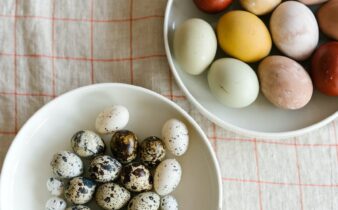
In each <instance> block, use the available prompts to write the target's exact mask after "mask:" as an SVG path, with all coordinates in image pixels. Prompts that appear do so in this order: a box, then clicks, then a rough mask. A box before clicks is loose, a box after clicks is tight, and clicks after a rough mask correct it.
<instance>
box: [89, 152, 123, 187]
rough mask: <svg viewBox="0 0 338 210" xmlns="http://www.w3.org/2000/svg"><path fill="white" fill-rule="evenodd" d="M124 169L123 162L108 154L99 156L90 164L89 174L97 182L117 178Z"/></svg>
mask: <svg viewBox="0 0 338 210" xmlns="http://www.w3.org/2000/svg"><path fill="white" fill-rule="evenodd" d="M121 169H122V165H121V163H119V161H117V160H116V159H114V158H112V157H110V156H108V155H103V156H97V157H95V158H94V159H93V160H92V161H91V163H90V165H89V176H90V178H92V179H94V180H95V181H97V182H109V181H113V180H115V179H116V178H117V177H118V175H119V174H120V171H121Z"/></svg>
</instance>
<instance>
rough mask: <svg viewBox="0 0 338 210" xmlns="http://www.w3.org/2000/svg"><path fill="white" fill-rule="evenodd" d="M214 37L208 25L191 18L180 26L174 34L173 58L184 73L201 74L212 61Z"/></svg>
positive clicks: (214, 50)
mask: <svg viewBox="0 0 338 210" xmlns="http://www.w3.org/2000/svg"><path fill="white" fill-rule="evenodd" d="M216 50H217V40H216V35H215V32H214V30H213V29H212V27H211V26H210V24H209V23H207V22H206V21H204V20H202V19H198V18H193V19H189V20H187V21H185V22H184V23H182V25H180V26H179V27H178V28H177V29H176V30H175V34H174V56H175V59H176V61H177V63H178V64H179V65H180V67H181V68H182V70H184V71H185V72H187V73H189V74H192V75H198V74H201V73H202V72H203V71H204V70H205V69H206V68H207V67H208V66H209V65H210V63H211V62H212V61H213V59H214V58H215V55H216Z"/></svg>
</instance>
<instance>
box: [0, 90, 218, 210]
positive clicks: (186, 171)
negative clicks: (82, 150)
mask: <svg viewBox="0 0 338 210" xmlns="http://www.w3.org/2000/svg"><path fill="white" fill-rule="evenodd" d="M112 104H121V105H124V106H126V107H127V108H128V109H129V111H130V122H129V124H128V125H127V127H126V129H129V130H132V131H134V132H135V133H136V134H137V136H138V137H139V139H143V138H145V137H147V136H150V135H157V136H160V134H161V127H162V125H163V123H164V122H165V121H166V120H168V119H170V118H178V119H181V120H182V121H184V122H185V123H186V124H187V126H188V128H189V132H190V146H189V149H188V151H187V153H186V154H185V155H183V156H182V157H178V158H177V160H178V161H179V162H180V163H181V165H182V169H183V176H182V180H181V183H180V185H179V187H178V188H177V189H176V190H175V191H174V193H173V195H174V196H175V197H176V198H177V199H178V202H179V205H180V209H194V210H206V209H208V210H209V209H210V210H219V209H221V205H222V184H221V175H220V170H219V167H218V164H217V160H216V157H215V154H214V152H213V150H212V147H211V145H210V143H209V141H208V139H207V137H206V136H205V134H204V133H203V131H202V130H201V128H200V127H199V126H198V125H197V124H196V122H195V121H194V120H193V119H192V118H191V117H190V116H189V115H188V114H187V113H186V112H184V111H183V110H182V109H181V108H180V107H179V106H177V105H176V104H175V103H173V102H171V101H170V100H168V99H166V98H164V97H163V96H161V95H159V94H156V93H154V92H152V91H150V90H147V89H143V88H140V87H135V86H130V85H124V84H100V85H93V86H88V87H83V88H79V89H77V90H74V91H71V92H69V93H67V94H64V95H62V96H60V97H58V98H56V99H55V100H53V101H52V102H50V103H49V104H47V105H46V106H44V107H43V108H42V109H40V110H39V111H38V112H37V113H36V114H34V116H33V117H31V119H30V120H29V121H28V122H27V123H26V124H25V126H24V127H23V128H22V129H21V130H20V132H19V134H18V135H17V136H16V138H15V140H14V142H13V144H12V146H11V147H10V150H9V151H8V154H7V157H6V160H5V163H4V166H3V169H2V175H1V188H0V192H1V195H0V209H2V210H37V209H44V206H45V202H46V201H47V199H48V198H49V197H51V196H50V195H49V193H48V191H47V189H46V181H47V179H48V178H49V177H50V176H52V172H51V169H50V166H49V163H50V160H51V158H52V155H53V153H55V152H58V151H60V150H71V147H70V137H71V136H72V135H73V134H74V133H75V132H76V131H78V130H80V129H94V125H93V124H94V121H95V118H96V115H97V114H98V113H99V112H100V111H101V110H102V109H103V108H104V107H106V106H109V105H112ZM90 206H91V207H92V210H98V209H100V208H99V207H97V206H96V204H95V203H94V202H92V203H91V204H90Z"/></svg>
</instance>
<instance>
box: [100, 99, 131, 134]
mask: <svg viewBox="0 0 338 210" xmlns="http://www.w3.org/2000/svg"><path fill="white" fill-rule="evenodd" d="M128 121H129V112H128V109H127V108H126V107H124V106H120V105H115V106H109V107H106V108H105V109H104V110H103V111H102V112H101V113H100V114H99V115H98V116H97V118H96V122H95V127H96V130H97V131H98V132H99V133H101V134H109V133H113V132H115V131H117V130H121V129H123V128H124V127H125V126H126V125H127V123H128Z"/></svg>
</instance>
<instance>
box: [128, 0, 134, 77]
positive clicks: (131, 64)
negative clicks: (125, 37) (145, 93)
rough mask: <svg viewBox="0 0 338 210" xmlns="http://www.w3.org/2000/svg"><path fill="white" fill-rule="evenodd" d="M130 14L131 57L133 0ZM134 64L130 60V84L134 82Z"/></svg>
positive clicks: (131, 50) (131, 48)
mask: <svg viewBox="0 0 338 210" xmlns="http://www.w3.org/2000/svg"><path fill="white" fill-rule="evenodd" d="M129 9H130V14H129V18H130V21H129V27H130V29H129V31H130V33H129V36H130V37H129V45H130V46H129V51H130V58H132V57H133V21H132V18H133V0H130V8H129ZM133 68H134V66H133V59H131V60H130V84H134V69H133Z"/></svg>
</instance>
